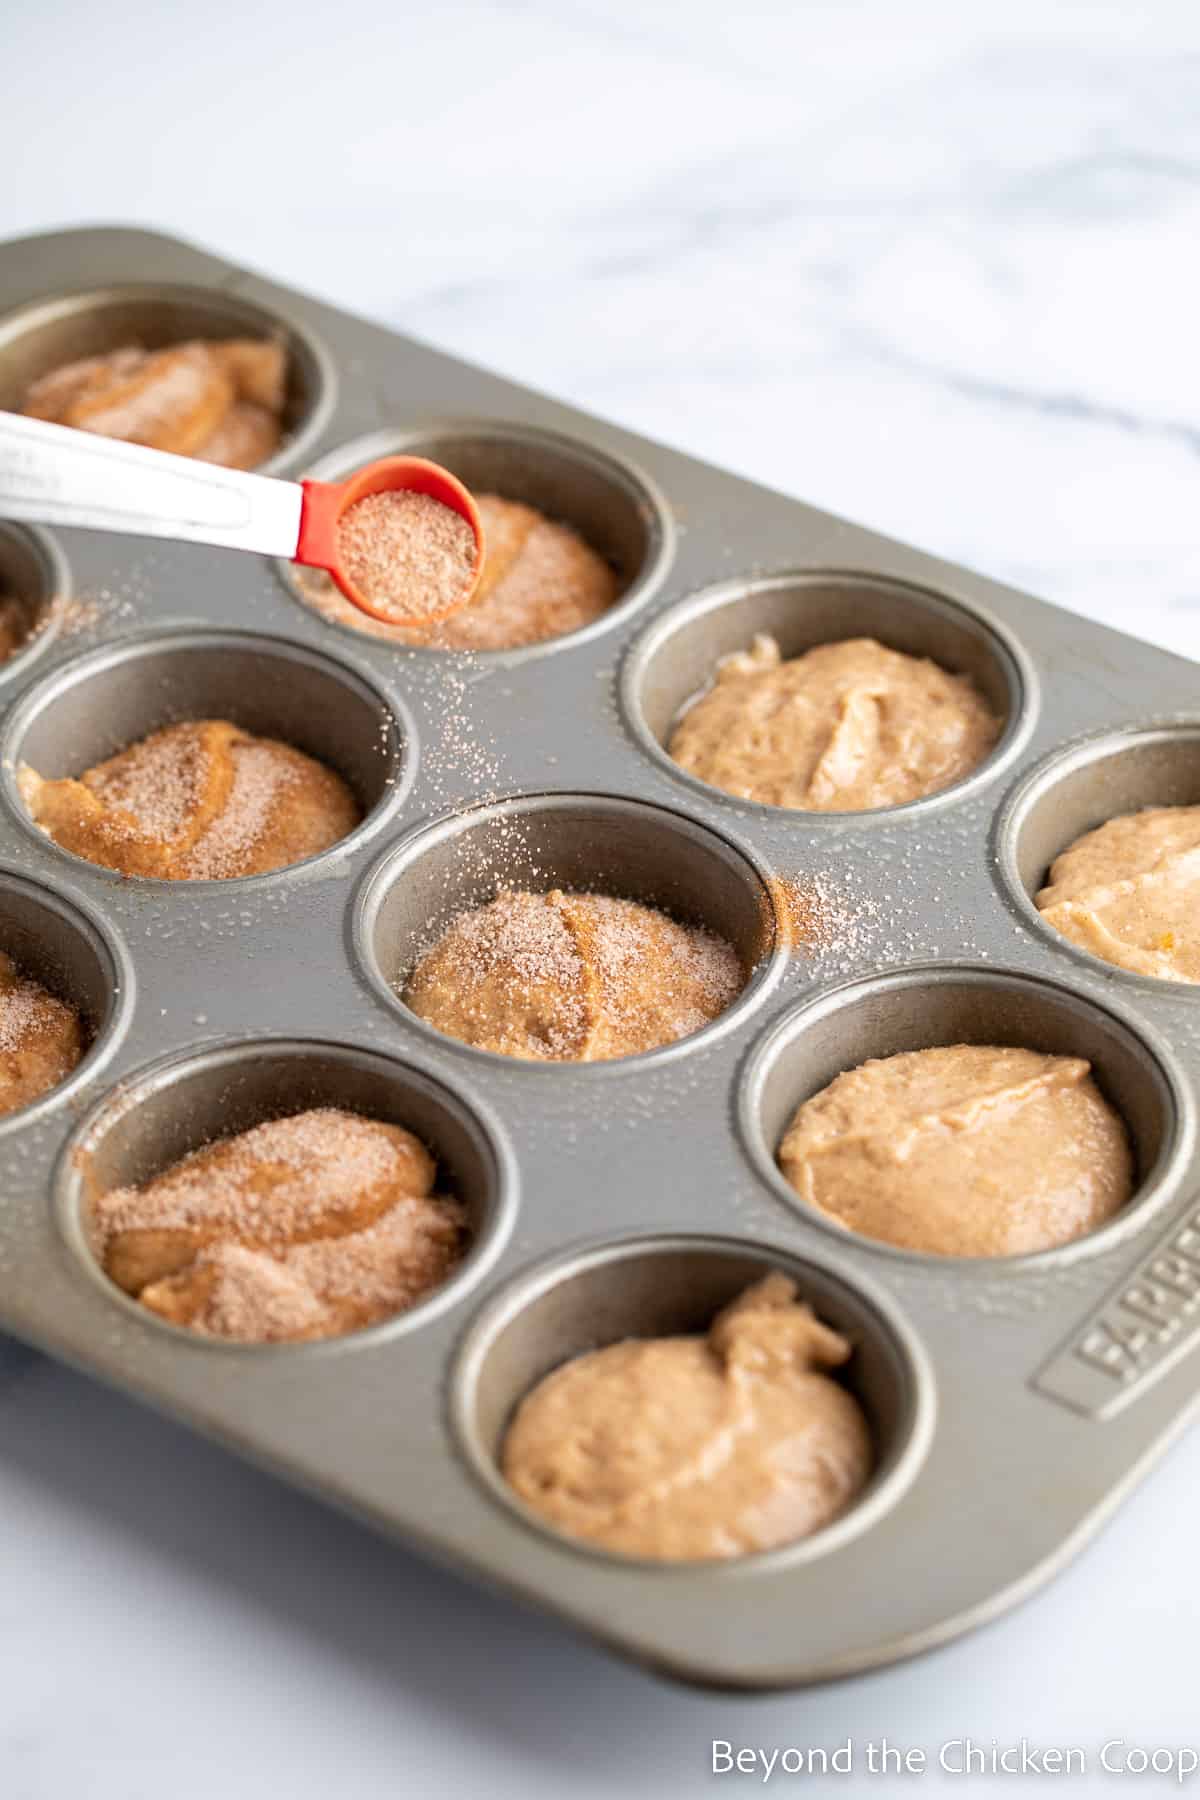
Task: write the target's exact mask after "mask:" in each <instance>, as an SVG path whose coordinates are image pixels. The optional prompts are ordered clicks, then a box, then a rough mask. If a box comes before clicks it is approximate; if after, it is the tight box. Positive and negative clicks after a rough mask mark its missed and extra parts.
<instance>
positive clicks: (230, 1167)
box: [91, 1107, 467, 1343]
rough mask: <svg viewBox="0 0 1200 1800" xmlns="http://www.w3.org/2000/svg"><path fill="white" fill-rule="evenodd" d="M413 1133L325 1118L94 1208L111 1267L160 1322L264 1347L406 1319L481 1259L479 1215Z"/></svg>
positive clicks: (230, 1150) (173, 1171) (261, 1133)
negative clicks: (472, 1230) (446, 1182)
mask: <svg viewBox="0 0 1200 1800" xmlns="http://www.w3.org/2000/svg"><path fill="white" fill-rule="evenodd" d="M435 1174H436V1170H435V1165H434V1161H433V1158H432V1157H431V1156H430V1154H429V1152H428V1151H427V1150H426V1149H425V1147H424V1145H423V1144H421V1143H420V1142H419V1140H418V1139H417V1138H415V1137H414V1136H413V1135H412V1133H411V1132H409V1131H404V1130H402V1129H401V1128H400V1126H398V1125H385V1124H383V1123H382V1122H380V1121H379V1120H376V1119H364V1118H361V1117H360V1116H359V1115H358V1114H357V1113H350V1112H341V1111H338V1110H337V1109H335V1108H333V1107H319V1108H315V1109H314V1110H313V1111H311V1112H302V1113H296V1114H294V1115H293V1116H292V1117H291V1118H286V1119H272V1120H270V1121H268V1122H267V1123H266V1124H263V1125H255V1126H254V1127H253V1128H252V1129H251V1130H249V1131H243V1132H240V1133H239V1134H238V1135H237V1136H236V1137H230V1138H223V1139H221V1140H220V1142H218V1143H215V1144H211V1145H209V1146H208V1147H207V1148H205V1149H203V1150H197V1151H195V1152H194V1153H193V1154H192V1155H191V1156H186V1157H184V1158H183V1160H182V1161H181V1162H177V1163H175V1164H174V1165H173V1166H172V1167H171V1168H169V1169H167V1170H166V1171H165V1172H164V1173H163V1174H161V1175H158V1176H156V1177H155V1178H154V1180H153V1181H149V1182H147V1183H146V1184H145V1186H143V1187H126V1188H114V1189H113V1190H112V1191H111V1192H109V1193H107V1194H102V1195H100V1196H99V1197H97V1198H96V1199H94V1200H93V1202H92V1217H91V1225H92V1235H93V1243H94V1248H95V1250H96V1254H97V1255H98V1257H99V1258H100V1261H101V1262H102V1264H103V1266H104V1269H105V1272H106V1274H108V1275H109V1276H110V1277H111V1279H112V1280H113V1281H115V1282H116V1283H117V1285H118V1287H121V1288H123V1289H124V1290H125V1292H126V1293H127V1294H132V1295H133V1296H134V1298H135V1299H137V1300H139V1301H140V1302H141V1304H142V1305H143V1306H144V1307H146V1309H147V1310H148V1311H149V1312H153V1313H157V1314H158V1315H159V1317H160V1318H163V1319H168V1320H170V1322H171V1323H172V1324H173V1325H185V1326H188V1327H189V1328H190V1329H191V1330H193V1331H198V1332H202V1333H204V1334H205V1335H206V1336H209V1337H223V1338H235V1339H238V1340H240V1341H243V1342H249V1343H273V1342H278V1341H281V1340H294V1339H301V1338H323V1337H336V1336H339V1335H340V1334H342V1333H343V1332H347V1331H358V1330H360V1329H361V1328H362V1327H363V1326H364V1325H373V1324H375V1323H376V1322H377V1321H378V1320H380V1319H386V1318H390V1317H391V1316H392V1315H393V1314H394V1313H398V1312H403V1311H405V1310H406V1309H407V1308H408V1307H410V1306H412V1305H414V1304H415V1303H416V1302H417V1301H418V1300H420V1299H421V1298H423V1296H424V1295H425V1294H427V1293H428V1292H429V1291H430V1290H431V1289H432V1288H435V1287H438V1286H440V1284H441V1283H442V1282H443V1281H445V1279H446V1277H447V1276H448V1275H449V1274H450V1273H451V1271H452V1270H453V1269H454V1268H455V1266H456V1264H457V1263H458V1262H459V1261H460V1260H461V1258H462V1256H463V1254H464V1251H465V1249H466V1246H467V1231H466V1215H465V1212H464V1210H463V1208H462V1207H461V1206H460V1205H459V1204H458V1203H457V1202H455V1201H452V1200H447V1199H444V1198H442V1197H440V1196H439V1195H437V1194H435V1193H434V1191H433V1189H434V1179H435Z"/></svg>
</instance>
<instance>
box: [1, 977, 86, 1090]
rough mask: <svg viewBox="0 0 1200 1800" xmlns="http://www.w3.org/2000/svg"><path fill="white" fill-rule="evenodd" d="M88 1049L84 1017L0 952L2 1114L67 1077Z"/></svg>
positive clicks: (55, 1085)
mask: <svg viewBox="0 0 1200 1800" xmlns="http://www.w3.org/2000/svg"><path fill="white" fill-rule="evenodd" d="M86 1049H87V1035H86V1033H85V1031H84V1028H83V1022H82V1020H81V1019H80V1017H79V1014H78V1013H77V1012H76V1011H75V1009H74V1007H71V1006H67V1005H66V1004H65V1003H64V1002H63V1001H62V1000H58V999H56V998H55V996H54V995H53V994H51V993H48V992H47V990H46V989H45V988H44V987H42V985H41V983H40V982H37V981H31V980H30V979H29V978H28V976H25V975H22V973H21V972H20V970H19V969H18V968H17V966H16V964H15V963H14V962H13V960H12V957H11V956H5V955H4V954H3V952H0V1115H7V1114H8V1113H12V1112H16V1111H17V1109H18V1108H19V1107H22V1106H29V1105H30V1104H31V1103H32V1102H33V1101H34V1100H37V1099H40V1097H41V1096H42V1095H43V1094H45V1093H48V1092H49V1090H50V1089H51V1088H53V1087H57V1086H58V1084H59V1082H60V1081H65V1080H66V1078H67V1076H68V1075H69V1074H70V1073H71V1070H72V1069H73V1068H75V1066H76V1064H77V1063H78V1062H79V1060H80V1058H81V1057H82V1056H83V1053H84V1051H85V1050H86Z"/></svg>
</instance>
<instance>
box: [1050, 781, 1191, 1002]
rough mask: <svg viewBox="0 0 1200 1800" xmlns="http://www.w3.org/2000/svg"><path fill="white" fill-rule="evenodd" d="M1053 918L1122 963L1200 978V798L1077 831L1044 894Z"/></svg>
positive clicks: (1075, 939)
mask: <svg viewBox="0 0 1200 1800" xmlns="http://www.w3.org/2000/svg"><path fill="white" fill-rule="evenodd" d="M1037 905H1038V907H1039V909H1040V910H1041V913H1042V916H1043V918H1044V919H1045V921H1046V923H1047V924H1048V925H1053V926H1054V928H1055V930H1056V931H1061V932H1062V934H1063V936H1064V937H1066V938H1070V940H1071V942H1072V943H1073V944H1078V945H1079V946H1080V948H1081V949H1084V950H1090V951H1091V953H1092V955H1093V956H1099V957H1100V958H1102V960H1103V961H1104V962H1107V963H1113V964H1114V965H1115V966H1116V967H1117V968H1118V969H1131V970H1133V972H1134V973H1135V974H1137V975H1154V976H1157V977H1158V979H1159V980H1160V981H1200V916H1198V907H1200V806H1152V807H1147V809H1146V810H1145V811H1144V812H1136V813H1126V814H1125V815H1124V816H1123V817H1121V818H1118V819H1110V820H1109V821H1108V823H1107V824H1106V825H1101V826H1099V827H1098V828H1097V829H1096V830H1095V831H1088V832H1085V833H1084V835H1083V837H1081V838H1076V840H1075V842H1074V843H1073V844H1071V845H1070V846H1069V847H1068V848H1067V849H1066V850H1064V851H1063V853H1062V855H1061V856H1059V857H1057V858H1056V860H1055V861H1054V863H1053V864H1052V865H1051V868H1050V878H1049V883H1048V885H1047V886H1046V887H1044V888H1043V889H1042V891H1041V893H1040V894H1038V896H1037Z"/></svg>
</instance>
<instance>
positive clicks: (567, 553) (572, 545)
mask: <svg viewBox="0 0 1200 1800" xmlns="http://www.w3.org/2000/svg"><path fill="white" fill-rule="evenodd" d="M475 500H476V504H477V506H478V508H479V516H480V519H481V520H482V522H483V532H484V540H485V546H486V547H485V552H484V563H483V571H482V574H481V577H480V582H479V587H478V589H477V591H476V595H475V598H474V599H473V600H472V602H471V604H470V606H467V607H464V608H463V609H462V611H461V612H457V613H452V614H451V616H450V617H449V618H447V619H442V620H441V621H440V622H437V623H435V624H433V625H430V626H428V627H417V626H405V625H386V624H384V623H383V621H382V620H378V619H372V618H370V617H369V616H368V615H367V614H366V613H363V612H360V611H359V609H358V608H357V607H356V606H354V605H353V604H352V603H351V602H350V601H349V600H347V599H346V597H345V595H344V594H343V593H342V592H341V589H340V588H338V587H337V586H336V585H335V584H334V583H333V582H332V581H331V580H330V579H329V577H328V576H327V575H322V574H319V573H317V572H315V571H312V570H304V571H301V572H300V575H299V580H300V585H301V586H302V588H303V591H304V594H305V597H306V599H307V600H308V601H309V603H310V605H312V606H314V607H315V608H316V609H317V611H318V612H320V613H323V614H324V615H325V617H326V618H328V619H334V620H336V621H337V623H338V624H339V625H352V626H353V627H354V628H355V629H356V630H357V631H366V632H370V633H371V634H372V635H373V636H375V637H382V638H388V639H390V640H391V641H392V642H393V643H397V644H424V645H428V646H429V647H430V648H432V649H438V650H511V649H516V648H519V647H520V646H521V645H522V644H538V643H541V642H543V641H544V640H545V639H546V638H555V637H561V636H562V635H563V633H564V632H567V631H578V630H579V629H580V628H581V626H584V625H590V624H591V622H592V620H593V619H598V618H599V617H600V616H601V614H603V613H605V612H607V611H608V609H609V607H610V606H612V604H613V603H614V601H615V600H616V599H617V596H618V593H619V591H620V584H619V583H618V580H617V576H616V574H615V572H614V570H613V569H612V568H611V567H610V566H609V564H608V563H606V562H605V560H604V558H603V557H602V556H600V555H599V554H598V552H597V551H595V550H593V549H592V547H591V546H590V544H586V543H585V542H584V541H583V539H582V538H581V537H580V536H579V534H578V532H576V531H572V530H571V528H570V526H569V525H559V524H556V523H555V521H554V520H552V519H548V518H546V517H545V516H544V515H543V514H542V513H539V512H536V511H535V510H534V508H533V507H532V506H523V505H522V504H521V503H520V502H519V501H517V500H502V499H501V498H500V496H499V495H498V494H477V495H476V496H475Z"/></svg>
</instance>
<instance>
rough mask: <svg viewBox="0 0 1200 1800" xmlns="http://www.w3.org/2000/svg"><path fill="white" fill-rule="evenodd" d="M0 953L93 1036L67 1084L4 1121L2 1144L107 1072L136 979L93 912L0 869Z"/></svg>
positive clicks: (111, 934) (122, 949) (121, 948)
mask: <svg viewBox="0 0 1200 1800" xmlns="http://www.w3.org/2000/svg"><path fill="white" fill-rule="evenodd" d="M0 950H2V951H3V952H4V954H5V955H6V956H11V957H12V959H13V961H14V962H15V963H16V965H17V967H18V969H19V970H20V971H21V973H22V974H23V975H29V976H32V978H33V979H34V980H35V981H40V982H41V984H42V986H43V987H44V988H46V989H47V990H48V991H49V992H50V993H52V994H53V995H54V996H55V997H56V998H57V999H59V1000H63V1001H65V1002H66V1003H67V1005H68V1006H73V1007H74V1008H75V1010H76V1011H77V1012H78V1013H79V1016H80V1018H81V1019H82V1021H83V1025H84V1030H85V1031H86V1033H87V1037H88V1045H87V1049H86V1050H85V1052H84V1055H83V1057H82V1059H81V1060H80V1062H79V1063H78V1065H77V1066H76V1068H75V1069H73V1070H72V1072H71V1074H70V1075H68V1076H67V1078H66V1080H65V1081H60V1082H59V1083H58V1085H57V1086H56V1087H53V1088H50V1089H48V1090H47V1092H46V1093H45V1094H43V1095H41V1096H40V1097H39V1098H38V1099H37V1100H34V1101H32V1102H31V1103H30V1105H28V1106H23V1107H21V1108H20V1110H19V1111H17V1112H12V1113H8V1114H6V1115H5V1116H4V1117H2V1118H0V1137H3V1136H6V1135H7V1136H11V1135H12V1134H14V1133H20V1132H21V1131H22V1130H24V1129H26V1128H27V1127H28V1126H30V1125H31V1124H33V1123H34V1122H35V1121H36V1120H38V1119H40V1118H42V1117H44V1116H45V1115H46V1114H48V1113H50V1112H52V1111H53V1109H54V1108H56V1107H62V1106H63V1105H64V1104H66V1103H69V1102H71V1101H72V1100H73V1099H74V1098H75V1096H76V1095H77V1094H78V1093H79V1091H80V1089H82V1088H84V1087H86V1086H87V1085H88V1084H89V1083H90V1082H92V1081H94V1080H95V1079H96V1077H97V1076H98V1075H99V1074H100V1073H101V1072H102V1070H103V1068H104V1066H105V1064H106V1063H107V1062H108V1061H109V1058H110V1057H111V1056H112V1054H113V1052H114V1051H115V1050H116V1049H117V1047H118V1045H119V1044H120V1042H121V1040H122V1038H123V1036H124V1034H125V1031H126V1028H127V1026H128V1023H129V1018H130V1014H131V1011H132V1008H133V997H134V992H133V990H134V976H133V967H132V964H131V962H130V960H129V956H128V953H127V951H126V949H125V946H124V944H123V943H122V942H121V940H120V939H119V938H118V937H117V935H116V934H115V932H113V931H112V930H111V929H110V927H109V926H107V925H106V924H105V923H103V922H102V921H101V919H100V918H99V917H98V916H97V915H96V914H94V913H93V912H92V911H91V909H90V908H85V907H84V906H82V905H80V904H78V903H73V902H71V901H68V900H66V899H64V898H63V897H62V896H61V895H60V894H57V893H55V891H54V889H53V888H52V887H50V886H48V885H45V884H43V883H42V882H40V881H30V880H29V879H28V878H27V877H26V876H25V875H23V874H20V873H19V872H18V871H17V870H15V869H12V868H5V867H2V866H0Z"/></svg>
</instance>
